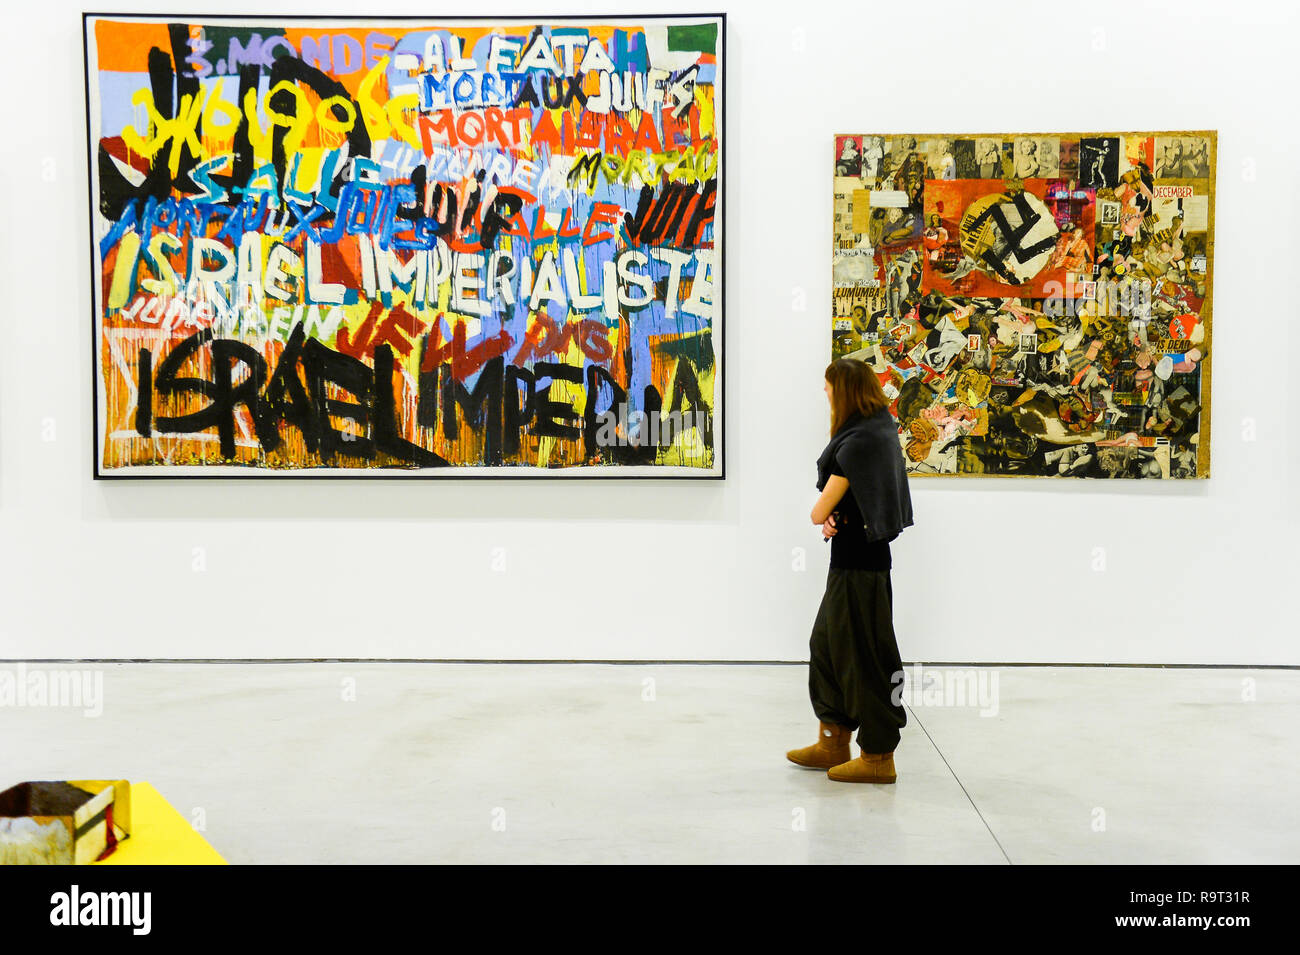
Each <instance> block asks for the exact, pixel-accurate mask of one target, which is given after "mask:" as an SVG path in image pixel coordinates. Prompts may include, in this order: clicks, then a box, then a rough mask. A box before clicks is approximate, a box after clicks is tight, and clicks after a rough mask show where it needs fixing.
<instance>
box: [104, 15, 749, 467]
mask: <svg viewBox="0 0 1300 955" xmlns="http://www.w3.org/2000/svg"><path fill="white" fill-rule="evenodd" d="M723 22H724V21H723V18H722V17H721V16H691V17H660V16H646V17H636V18H632V17H619V16H611V17H603V18H599V19H575V20H564V21H532V20H523V19H512V18H491V19H490V18H467V19H459V20H446V21H438V20H433V21H428V20H419V19H414V18H375V19H333V18H296V17H290V16H285V17H269V16H268V17H247V18H225V17H219V16H218V17H204V18H202V19H181V18H166V17H143V16H111V17H110V16H100V15H92V14H87V15H86V16H85V28H86V33H85V45H86V67H87V98H88V100H87V123H88V126H89V130H88V134H89V148H90V168H91V182H90V205H91V220H92V235H91V247H92V279H93V283H92V284H93V286H94V311H93V331H94V336H95V338H94V341H95V356H96V361H95V366H96V367H95V374H96V381H95V411H96V442H97V443H96V467H95V471H96V476H101V477H112V476H129V477H135V476H250V477H263V476H270V477H277V476H278V477H293V476H308V475H328V476H359V477H366V476H399V477H400V476H487V477H500V476H538V477H548V476H571V475H574V474H576V475H579V476H587V477H604V476H611V477H617V476H625V477H626V476H634V477H635V476H648V477H706V478H707V477H719V476H721V474H722V461H721V447H722V435H721V428H722V412H723V409H722V406H721V403H722V392H723V389H722V355H723V347H722V310H723V302H722V289H723V276H722V266H723V262H722V231H721V230H722V221H723V210H722V196H723V189H722V178H721V177H722V170H723V163H722V130H723V128H724V122H723V115H722V106H723V90H722V81H723V63H722V57H723V43H724V30H723Z"/></svg>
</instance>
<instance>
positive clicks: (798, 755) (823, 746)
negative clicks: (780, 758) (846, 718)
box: [785, 723, 853, 769]
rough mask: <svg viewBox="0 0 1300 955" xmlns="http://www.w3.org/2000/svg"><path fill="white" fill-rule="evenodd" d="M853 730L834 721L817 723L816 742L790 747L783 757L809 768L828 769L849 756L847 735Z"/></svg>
mask: <svg viewBox="0 0 1300 955" xmlns="http://www.w3.org/2000/svg"><path fill="white" fill-rule="evenodd" d="M852 735H853V730H851V729H849V728H848V727H847V726H839V725H837V724H835V723H819V724H817V742H815V743H813V744H812V745H811V746H805V747H804V748H803V749H792V750H790V752H788V753H786V754H785V758H786V759H788V760H790V762H792V763H796V764H798V765H799V766H807V767H809V768H810V769H830V768H831V767H832V766H835V765H837V764H839V763H842V762H844V761H845V760H846V759H848V758H849V737H850V736H852Z"/></svg>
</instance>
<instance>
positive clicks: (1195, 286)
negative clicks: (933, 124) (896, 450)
mask: <svg viewBox="0 0 1300 955" xmlns="http://www.w3.org/2000/svg"><path fill="white" fill-rule="evenodd" d="M1215 151H1216V137H1215V134H1214V133H1213V132H1148V133H1143V132H1137V133H1133V132H1125V133H1081V134H1065V133H1050V134H1046V133H1044V134H1010V135H998V134H989V135H966V136H961V135H953V136H935V135H869V134H863V135H858V134H854V135H839V136H836V137H835V178H834V183H835V186H834V191H835V196H834V203H835V204H834V251H833V267H832V276H833V292H832V303H833V305H832V310H833V317H832V349H831V350H832V354H833V357H835V358H842V357H846V356H848V357H852V358H857V359H860V360H862V361H865V362H867V363H868V364H870V365H871V367H872V368H873V369H874V370H875V372H876V373H877V375H878V376H879V378H880V381H881V384H882V386H883V387H884V390H885V394H886V395H887V397H888V398H889V399H890V401H891V403H892V404H891V410H892V411H893V413H894V415H895V417H896V418H897V419H898V422H899V442H900V444H901V446H902V448H903V450H904V453H905V457H906V460H907V467H908V470H909V472H910V473H912V474H918V475H992V476H996V475H1008V476H1040V477H1091V478H1204V477H1208V476H1209V464H1210V430H1209V422H1210V414H1209V411H1210V347H1211V320H1210V305H1211V294H1210V289H1211V277H1212V272H1213V251H1214V181H1215V180H1214V172H1215Z"/></svg>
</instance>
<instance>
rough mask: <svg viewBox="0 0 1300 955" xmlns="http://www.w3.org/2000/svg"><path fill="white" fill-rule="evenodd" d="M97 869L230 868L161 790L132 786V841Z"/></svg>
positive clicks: (147, 786) (128, 841)
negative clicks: (175, 866) (139, 867)
mask: <svg viewBox="0 0 1300 955" xmlns="http://www.w3.org/2000/svg"><path fill="white" fill-rule="evenodd" d="M94 865H226V860H225V859H223V858H221V856H219V855H218V854H217V850H216V849H214V848H212V846H210V845H208V842H207V840H206V839H204V838H203V837H202V836H201V835H199V834H198V833H197V832H195V831H194V827H193V826H191V825H190V824H189V821H188V820H186V818H185V817H184V816H182V815H181V814H180V813H179V812H177V811H176V810H175V809H173V808H172V806H171V804H170V803H168V802H167V800H166V799H163V797H162V794H161V793H159V792H158V790H156V789H154V788H153V786H151V785H149V784H148V783H132V784H131V838H129V839H125V840H123V841H122V842H120V843H118V846H117V849H116V850H114V852H113V854H112V855H111V856H109V857H108V858H107V859H105V860H104V861H102V862H96V863H94Z"/></svg>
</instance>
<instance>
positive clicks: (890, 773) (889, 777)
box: [826, 753, 898, 783]
mask: <svg viewBox="0 0 1300 955" xmlns="http://www.w3.org/2000/svg"><path fill="white" fill-rule="evenodd" d="M826 775H827V776H828V777H829V778H831V779H833V780H835V781H836V782H837V783H892V782H895V781H897V779H898V773H897V772H895V771H894V754H893V753H863V754H862V755H861V756H859V757H858V758H857V759H852V760H848V761H847V762H844V763H841V764H840V765H838V766H832V767H831V769H830V772H828V773H827V774H826Z"/></svg>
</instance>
